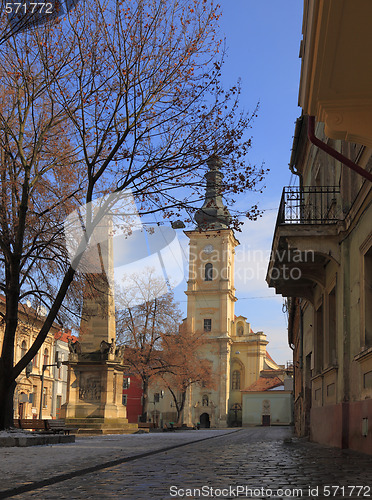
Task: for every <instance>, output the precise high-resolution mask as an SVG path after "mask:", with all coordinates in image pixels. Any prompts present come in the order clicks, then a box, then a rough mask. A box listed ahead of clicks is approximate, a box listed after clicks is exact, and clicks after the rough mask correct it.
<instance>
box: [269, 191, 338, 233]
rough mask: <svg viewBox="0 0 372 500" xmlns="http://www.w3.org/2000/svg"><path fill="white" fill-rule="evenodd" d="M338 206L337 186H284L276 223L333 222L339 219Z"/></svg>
mask: <svg viewBox="0 0 372 500" xmlns="http://www.w3.org/2000/svg"><path fill="white" fill-rule="evenodd" d="M340 206H341V203H340V188H339V187H336V186H326V187H317V186H307V187H303V188H302V189H301V188H299V187H285V188H284V189H283V194H282V199H281V201H280V206H279V213H278V219H277V225H278V224H335V223H336V222H338V221H339V220H340V216H341V212H340V209H339V207H340Z"/></svg>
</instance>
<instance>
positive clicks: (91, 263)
mask: <svg viewBox="0 0 372 500" xmlns="http://www.w3.org/2000/svg"><path fill="white" fill-rule="evenodd" d="M111 227H112V225H111V224H110V219H109V218H108V217H106V218H104V219H103V220H102V221H101V222H100V225H99V227H98V230H97V231H95V238H94V239H95V241H97V242H96V243H93V245H90V248H89V252H86V256H85V260H86V266H87V267H86V268H87V269H89V270H90V271H92V270H93V271H94V272H89V273H85V278H86V285H85V287H84V294H83V295H84V296H83V308H82V316H81V323H80V335H79V342H75V343H72V342H70V343H69V349H70V355H69V360H68V378H67V394H66V403H65V404H64V405H63V406H62V417H64V418H65V421H66V423H67V424H68V425H69V426H72V427H74V428H77V429H78V433H79V434H83V433H86V434H114V433H116V434H121V433H129V432H135V431H136V430H137V429H138V426H137V424H129V423H128V420H127V412H126V407H125V406H124V405H123V404H122V393H123V373H124V368H125V367H124V362H123V357H124V347H122V346H121V347H117V346H116V344H115V337H116V332H115V304H114V293H113V247H112V233H111V232H110V228H111ZM102 233H103V234H102ZM105 233H106V234H105ZM97 234H98V236H97ZM87 262H88V264H87Z"/></svg>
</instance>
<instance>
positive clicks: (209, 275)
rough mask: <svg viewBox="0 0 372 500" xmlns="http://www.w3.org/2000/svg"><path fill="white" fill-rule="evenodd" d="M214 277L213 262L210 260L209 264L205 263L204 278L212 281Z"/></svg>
mask: <svg viewBox="0 0 372 500" xmlns="http://www.w3.org/2000/svg"><path fill="white" fill-rule="evenodd" d="M212 279H213V264H211V263H210V262H208V264H205V269H204V280H205V281H212Z"/></svg>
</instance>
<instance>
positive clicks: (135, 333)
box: [116, 269, 181, 422]
mask: <svg viewBox="0 0 372 500" xmlns="http://www.w3.org/2000/svg"><path fill="white" fill-rule="evenodd" d="M116 307H117V309H118V313H117V343H119V344H124V345H125V346H126V347H127V348H126V350H125V361H126V363H127V364H128V366H129V370H130V372H131V373H133V374H135V375H137V376H138V377H139V378H140V379H141V380H142V388H143V400H142V421H144V422H146V419H147V408H148V390H149V384H150V382H151V381H152V380H154V379H156V378H158V377H159V376H160V375H161V374H164V373H168V372H169V371H170V370H171V369H172V367H173V366H174V365H173V362H172V361H171V359H170V358H169V357H167V355H166V353H164V351H163V346H164V341H165V339H167V338H170V337H172V336H173V335H174V334H175V333H176V332H177V331H178V327H179V324H180V322H181V312H180V311H179V309H178V306H177V304H176V303H175V302H174V297H173V295H172V293H170V292H168V291H167V285H166V283H165V282H164V280H161V279H159V277H157V276H156V274H155V272H154V270H153V269H147V270H144V272H143V273H141V274H137V275H131V276H129V277H128V278H127V279H126V281H125V286H124V287H123V288H122V291H121V293H119V294H118V295H117V297H116ZM168 344H169V345H171V343H170V341H169V342H168Z"/></svg>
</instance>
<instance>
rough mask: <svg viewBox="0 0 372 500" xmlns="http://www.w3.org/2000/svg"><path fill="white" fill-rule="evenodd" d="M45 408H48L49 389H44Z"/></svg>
mask: <svg viewBox="0 0 372 500" xmlns="http://www.w3.org/2000/svg"><path fill="white" fill-rule="evenodd" d="M43 408H48V388H47V387H44V389H43Z"/></svg>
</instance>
